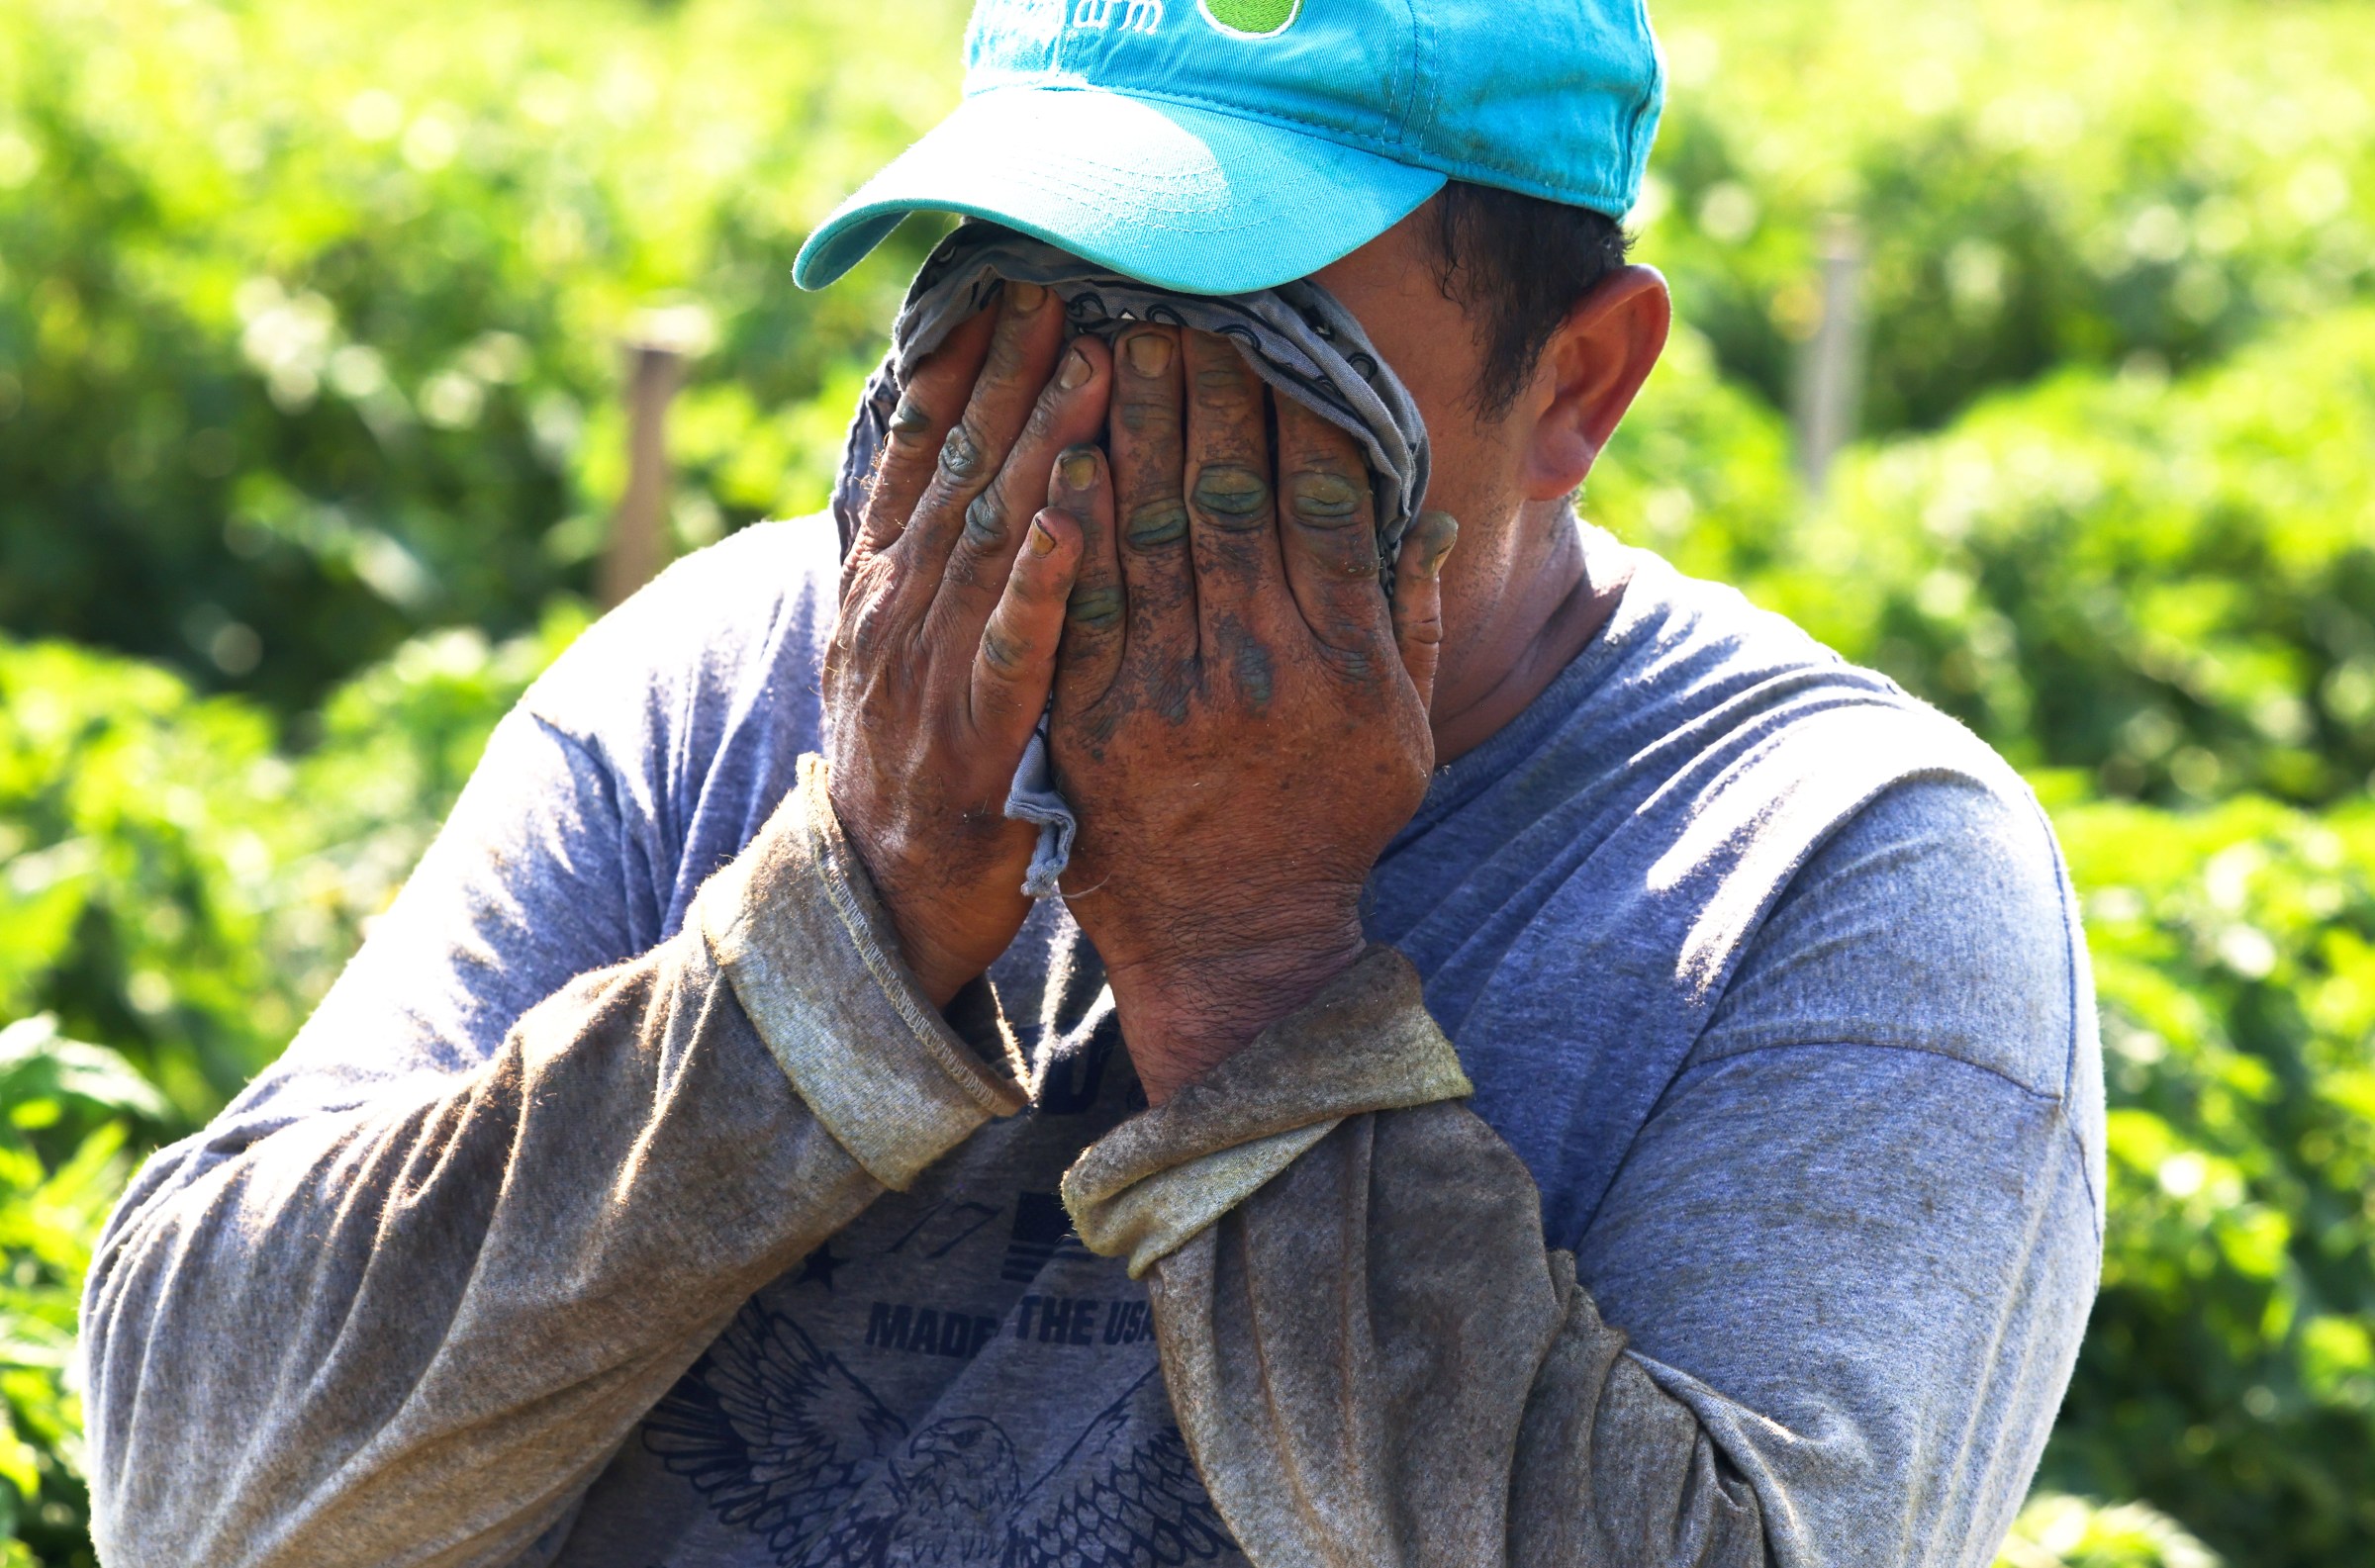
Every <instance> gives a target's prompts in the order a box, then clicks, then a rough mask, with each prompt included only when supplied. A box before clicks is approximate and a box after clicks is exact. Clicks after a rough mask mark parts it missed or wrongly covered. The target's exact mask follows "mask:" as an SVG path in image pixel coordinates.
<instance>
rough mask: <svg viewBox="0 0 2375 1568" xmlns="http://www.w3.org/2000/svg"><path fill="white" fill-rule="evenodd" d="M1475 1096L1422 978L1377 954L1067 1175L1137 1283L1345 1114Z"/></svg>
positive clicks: (1089, 1227)
mask: <svg viewBox="0 0 2375 1568" xmlns="http://www.w3.org/2000/svg"><path fill="white" fill-rule="evenodd" d="M1471 1092H1472V1085H1471V1084H1470V1083H1469V1081H1468V1075H1467V1074H1466V1073H1464V1072H1462V1071H1461V1070H1460V1057H1459V1054H1458V1053H1457V1052H1455V1051H1454V1050H1453V1049H1452V1043H1451V1042H1450V1041H1448V1040H1446V1039H1444V1038H1443V1031H1441V1030H1439V1029H1437V1028H1436V1027H1435V1021H1434V1020H1433V1019H1431V1018H1429V1017H1428V1016H1427V1009H1426V1000H1425V997H1424V994H1423V993H1422V992H1421V990H1420V988H1419V983H1418V975H1417V973H1416V972H1415V971H1413V970H1412V969H1411V968H1410V965H1409V963H1408V961H1406V960H1405V959H1403V958H1402V956H1401V955H1400V954H1398V953H1396V952H1394V951H1393V950H1392V949H1391V948H1384V947H1373V948H1371V949H1369V951H1367V952H1366V953H1364V954H1363V955H1362V956H1361V958H1360V960H1359V962H1357V963H1356V964H1355V965H1354V966H1353V967H1352V968H1350V969H1349V970H1347V971H1346V972H1345V973H1344V974H1343V975H1342V976H1340V977H1339V978H1338V979H1337V980H1336V981H1335V982H1334V983H1333V984H1331V985H1329V986H1328V987H1327V988H1326V989H1324V990H1322V991H1321V992H1320V993H1319V995H1317V996H1315V997H1313V998H1312V999H1311V1000H1310V1001H1309V1002H1307V1003H1305V1004H1304V1005H1303V1006H1302V1007H1300V1008H1298V1009H1296V1010H1295V1011H1294V1012H1293V1013H1291V1014H1290V1015H1288V1016H1287V1017H1285V1018H1283V1019H1282V1020H1280V1021H1279V1022H1278V1023H1277V1024H1275V1025H1273V1026H1272V1027H1271V1028H1269V1029H1268V1030H1265V1031H1264V1032H1263V1034H1262V1035H1261V1037H1260V1038H1258V1039H1257V1040H1255V1041H1254V1042H1253V1043H1252V1044H1251V1045H1249V1046H1247V1047H1246V1048H1245V1050H1244V1051H1242V1052H1240V1053H1238V1054H1237V1055H1236V1056H1234V1057H1231V1058H1230V1059H1229V1060H1228V1061H1224V1062H1222V1063H1221V1064H1220V1065H1219V1066H1217V1067H1215V1068H1213V1069H1212V1071H1211V1072H1210V1073H1208V1074H1206V1075H1205V1076H1204V1077H1203V1078H1201V1079H1199V1080H1198V1081H1196V1082H1194V1083H1190V1084H1188V1085H1187V1086H1186V1087H1185V1088H1183V1089H1182V1090H1181V1091H1180V1092H1179V1093H1178V1094H1176V1095H1174V1096H1172V1098H1170V1099H1169V1100H1166V1101H1165V1102H1164V1103H1163V1104H1162V1105H1160V1106H1158V1107H1156V1108H1154V1109H1152V1110H1150V1111H1148V1112H1146V1113H1145V1114H1144V1115H1143V1116H1138V1117H1133V1118H1132V1119H1131V1120H1130V1121H1128V1122H1126V1123H1124V1124H1123V1125H1122V1126H1121V1127H1119V1128H1116V1129H1115V1130H1114V1131H1112V1132H1110V1133H1108V1134H1106V1135H1105V1136H1104V1137H1103V1138H1101V1139H1099V1140H1098V1141H1097V1142H1096V1143H1095V1144H1094V1145H1093V1146H1092V1147H1091V1149H1090V1150H1089V1152H1088V1153H1085V1154H1083V1155H1082V1156H1081V1158H1080V1162H1079V1163H1078V1164H1076V1165H1074V1166H1073V1167H1072V1169H1070V1170H1069V1171H1067V1172H1065V1175H1064V1203H1065V1206H1066V1207H1067V1208H1068V1209H1070V1210H1071V1211H1072V1218H1073V1224H1074V1228H1075V1229H1076V1230H1078V1231H1079V1233H1080V1236H1081V1241H1082V1242H1083V1243H1084V1244H1085V1245H1088V1246H1089V1247H1090V1248H1091V1249H1092V1250H1093V1251H1098V1252H1104V1253H1107V1254H1109V1255H1113V1256H1118V1257H1123V1258H1126V1259H1128V1261H1129V1265H1130V1277H1131V1278H1133V1279H1135V1278H1137V1277H1139V1276H1140V1275H1142V1274H1144V1273H1145V1272H1146V1270H1147V1269H1148V1268H1149V1267H1150V1266H1152V1265H1153V1264H1154V1262H1155V1261H1156V1260H1157V1259H1158V1258H1161V1257H1163V1256H1164V1255H1165V1254H1167V1253H1169V1252H1171V1251H1173V1250H1175V1249H1176V1248H1178V1247H1179V1246H1180V1245H1182V1244H1184V1243H1185V1242H1187V1241H1188V1239H1189V1238H1191V1237H1193V1236H1194V1235H1196V1234H1197V1233H1198V1232H1200V1231H1202V1230H1203V1229H1204V1228H1205V1227H1206V1226H1208V1225H1210V1224H1211V1223H1212V1222H1213V1221H1215V1220H1217V1219H1218V1218H1220V1216H1221V1215H1223V1214H1225V1213H1227V1212H1228V1211H1229V1210H1230V1209H1232V1208H1235V1207H1236V1206H1237V1205H1238V1204H1239V1203H1240V1202H1242V1201H1243V1200H1244V1199H1246V1198H1247V1197H1249V1196H1251V1195H1252V1194H1253V1193H1254V1192H1255V1191H1256V1190H1258V1189H1259V1188H1260V1187H1261V1186H1262V1185H1263V1184H1264V1183H1265V1182H1267V1181H1269V1180H1270V1178H1271V1177H1273V1176H1275V1175H1277V1174H1278V1173H1279V1172H1280V1171H1282V1170H1284V1169H1285V1168H1286V1166H1287V1165H1289V1164H1291V1163H1292V1162H1293V1161H1294V1159H1295V1157H1296V1156H1297V1155H1299V1154H1301V1153H1303V1152H1304V1151H1306V1150H1308V1149H1309V1148H1310V1147H1311V1146H1312V1145H1314V1144H1316V1143H1318V1142H1319V1141H1320V1140H1321V1139H1323V1138H1325V1137H1326V1136H1327V1135H1328V1133H1329V1132H1330V1131H1331V1130H1332V1129H1333V1128H1334V1127H1335V1126H1336V1124H1337V1123H1338V1122H1341V1121H1342V1120H1344V1118H1345V1117H1347V1116H1351V1115H1356V1114H1358V1113H1360V1112H1363V1111H1379V1110H1389V1109H1398V1108H1401V1107H1405V1106H1412V1105H1424V1104H1426V1103H1428V1102H1430V1101H1434V1100H1448V1099H1462V1098H1465V1097H1466V1096H1467V1095H1468V1094H1469V1093H1471Z"/></svg>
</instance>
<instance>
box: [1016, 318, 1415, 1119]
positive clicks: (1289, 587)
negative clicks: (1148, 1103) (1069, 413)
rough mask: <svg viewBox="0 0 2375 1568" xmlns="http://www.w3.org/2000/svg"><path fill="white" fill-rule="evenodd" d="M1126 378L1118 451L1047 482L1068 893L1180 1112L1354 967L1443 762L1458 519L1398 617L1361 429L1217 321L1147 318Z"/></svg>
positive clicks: (1407, 567)
mask: <svg viewBox="0 0 2375 1568" xmlns="http://www.w3.org/2000/svg"><path fill="white" fill-rule="evenodd" d="M1113 378H1114V379H1113V388H1112V394H1111V396H1112V404H1111V413H1110V416H1109V421H1108V431H1109V436H1110V443H1109V444H1110V446H1111V457H1110V459H1109V460H1108V459H1107V458H1106V456H1105V454H1104V453H1102V452H1099V451H1098V450H1096V449H1095V448H1094V447H1076V448H1073V449H1072V450H1070V451H1068V452H1066V453H1065V454H1064V456H1063V457H1062V458H1061V459H1059V460H1058V462H1057V464H1056V472H1055V476H1054V481H1053V484H1052V486H1051V491H1050V497H1049V500H1050V505H1051V507H1055V508H1058V509H1061V510H1063V511H1066V512H1068V513H1070V514H1071V515H1072V516H1074V517H1075V518H1077V519H1079V521H1080V522H1081V524H1082V533H1083V538H1084V548H1083V554H1082V561H1081V567H1080V572H1079V575H1078V577H1077V579H1076V583H1075V587H1074V590H1073V594H1072V600H1071V609H1070V615H1069V619H1068V623H1067V625H1066V628H1065V635H1064V643H1063V651H1062V655H1061V662H1060V665H1059V669H1058V674H1057V681H1056V704H1055V714H1054V724H1053V728H1052V740H1053V745H1054V752H1055V762H1056V770H1057V774H1058V779H1059V782H1060V784H1061V785H1062V787H1063V789H1064V792H1065V795H1066V796H1067V798H1069V799H1070V800H1071V802H1072V804H1073V805H1074V807H1075V808H1076V810H1077V811H1078V812H1079V814H1080V818H1081V836H1080V840H1079V843H1078V845H1077V847H1076V850H1075V853H1074V856H1073V860H1072V866H1071V870H1070V872H1069V873H1068V874H1067V876H1066V877H1065V900H1066V902H1067V904H1068V905H1069V906H1070V908H1071V910H1072V912H1073V915H1074V918H1075V919H1077V920H1078V921H1079V922H1080V924H1081V927H1082V929H1083V930H1084V931H1085V932H1086V933H1087V934H1088V936H1089V938H1090V940H1091V941H1092V942H1093V943H1094V944H1095V946H1096V949H1097V952H1098V954H1099V956H1100V957H1102V959H1103V960H1104V964H1105V969H1106V973H1107V975H1108V977H1109V979H1110V980H1111V983H1112V986H1113V993H1114V999H1115V1003H1116V1005H1117V1007H1118V1009H1119V1011H1120V1015H1121V1023H1122V1031H1123V1036H1124V1039H1125V1040H1126V1041H1127V1042H1128V1045H1129V1050H1130V1055H1131V1058H1132V1060H1133V1061H1134V1062H1135V1063H1136V1065H1137V1067H1138V1073H1139V1077H1140V1079H1141V1081H1142V1082H1143V1083H1144V1084H1145V1086H1146V1090H1147V1093H1148V1096H1149V1097H1150V1098H1151V1099H1154V1100H1156V1101H1157V1102H1160V1101H1161V1100H1162V1099H1164V1098H1166V1097H1167V1096H1168V1095H1169V1094H1170V1093H1171V1092H1172V1091H1173V1090H1175V1089H1176V1088H1178V1087H1179V1086H1180V1085H1182V1084H1184V1083H1187V1082H1189V1081H1192V1080H1193V1079H1194V1078H1196V1077H1198V1076H1200V1075H1201V1074H1202V1073H1203V1072H1204V1071H1205V1070H1207V1069H1208V1068H1209V1067H1211V1066H1212V1065H1213V1064H1214V1063H1215V1062H1217V1061H1220V1060H1221V1059H1222V1058H1224V1057H1226V1056H1228V1055H1230V1054H1231V1053H1232V1052H1234V1051H1236V1050H1238V1049H1241V1048H1242V1047H1243V1046H1245V1045H1246V1044H1248V1043H1250V1042H1251V1041H1252V1039H1253V1038H1254V1037H1255V1036H1256V1035H1257V1034H1259V1033H1260V1032H1261V1030H1262V1029H1263V1028H1265V1027H1267V1026H1268V1025H1269V1024H1271V1023H1272V1022H1275V1021H1276V1020H1277V1019H1278V1018H1280V1017H1282V1016H1283V1015H1284V1014H1286V1013H1288V1012H1291V1011H1292V1010H1293V1009H1294V1008H1296V1007H1298V1006H1300V1005H1301V1004H1302V1003H1303V1002H1304V1001H1306V1000H1308V999H1309V998H1310V996H1311V995H1312V994H1313V993H1315V992H1316V991H1317V990H1318V989H1319V988H1320V987H1321V986H1323V985H1325V984H1326V983H1327V982H1328V981H1329V980H1331V979H1333V978H1334V977H1335V976H1336V975H1337V974H1339V973H1341V972H1342V971H1343V970H1344V969H1345V968H1347V967H1349V966H1350V965H1351V964H1352V962H1353V961H1354V959H1356V958H1358V957H1359V956H1360V953H1361V950H1362V946H1363V936H1362V930H1361V918H1360V900H1361V890H1362V887H1363V885H1364V884H1365V882H1366V881H1367V879H1368V876H1369V873H1370V869H1371V868H1372V867H1373V866H1374V865H1375V864H1376V862H1377V856H1378V855H1379V854H1380V853H1381V852H1382V851H1383V850H1384V848H1385V845H1386V844H1387V842H1388V841H1389V840H1390V839H1391V838H1392V836H1393V835H1394V833H1395V832H1396V831H1398V830H1399V829H1400V828H1401V827H1402V825H1403V824H1404V823H1406V822H1407V821H1408V820H1409V819H1410V815H1411V813H1412V812H1413V811H1415V810H1416V809H1417V808H1418V803H1419V801H1420V800H1421V799H1422V798H1423V797H1424V795H1425V793H1426V787H1427V779H1428V775H1429V773H1430V772H1431V771H1432V768H1433V764H1434V744H1433V740H1432V738H1431V736H1430V734H1429V731H1428V727H1427V707H1428V703H1429V700H1430V698H1431V695H1432V692H1433V687H1434V678H1435V661H1436V650H1437V645H1438V644H1439V642H1440V640H1441V625H1442V612H1441V592H1440V585H1439V583H1438V580H1437V574H1438V572H1439V570H1440V568H1441V565H1442V561H1443V557H1444V555H1445V554H1446V553H1447V552H1448V551H1449V550H1450V548H1451V543H1452V538H1453V535H1454V534H1455V533H1456V531H1457V529H1456V527H1455V525H1454V524H1453V522H1452V519H1451V518H1450V517H1448V516H1445V515H1444V514H1442V513H1440V512H1435V513H1429V514H1427V515H1426V516H1423V517H1421V518H1420V519H1419V520H1418V522H1417V523H1416V524H1415V525H1414V526H1413V528H1412V530H1411V534H1410V537H1409V539H1408V541H1407V542H1406V544H1405V546H1404V548H1403V551H1402V554H1401V557H1400V560H1399V562H1398V564H1397V568H1396V577H1395V589H1394V595H1395V597H1394V600H1393V602H1392V605H1391V607H1390V608H1388V605H1387V601H1386V598H1385V595H1384V593H1383V592H1382V591H1381V590H1380V588H1379V587H1378V582H1377V569H1378V559H1379V557H1378V546H1377V526H1376V518H1375V513H1374V509H1373V501H1372V497H1371V490H1370V482H1369V471H1368V467H1367V464H1366V462H1365V461H1364V459H1363V456H1362V454H1361V451H1360V448H1359V447H1358V446H1357V445H1355V443H1354V442H1353V440H1352V439H1351V437H1350V436H1348V435H1346V434H1345V432H1343V431H1342V430H1340V429H1338V428H1337V427H1336V426H1335V425H1333V424H1331V423H1329V422H1328V421H1327V420H1325V419H1322V418H1320V417H1319V416H1318V415H1313V414H1311V413H1309V412H1308V411H1306V410H1304V409H1303V408H1301V407H1300V406H1299V405H1297V404H1295V403H1293V402H1292V401H1291V400H1289V399H1285V398H1279V399H1275V400H1274V399H1272V398H1271V396H1270V394H1269V392H1268V389H1267V388H1266V387H1265V386H1264V385H1263V383H1262V381H1261V379H1260V378H1259V377H1258V376H1257V375H1256V374H1255V373H1254V371H1253V369H1252V368H1251V367H1250V366H1249V365H1248V364H1247V363H1246V361H1245V359H1244V357H1243V356H1242V355H1241V354H1240V353H1239V352H1238V350H1237V349H1236V347H1235V346H1234V345H1233V344H1231V343H1229V342H1228V341H1227V340H1226V339H1223V338H1220V337H1215V336H1210V335H1207V334H1203V333H1198V332H1181V331H1177V330H1174V329H1171V328H1166V327H1146V328H1140V329H1138V330H1136V331H1133V332H1131V333H1130V334H1129V335H1127V336H1125V337H1124V338H1122V339H1121V341H1120V342H1119V343H1118V344H1117V345H1116V352H1115V354H1114V370H1113ZM1274 411H1275V428H1276V430H1277V439H1276V446H1277V451H1276V452H1275V454H1274V452H1273V450H1272V446H1273V441H1272V437H1271V434H1270V431H1271V429H1272V428H1273V427H1274Z"/></svg>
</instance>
